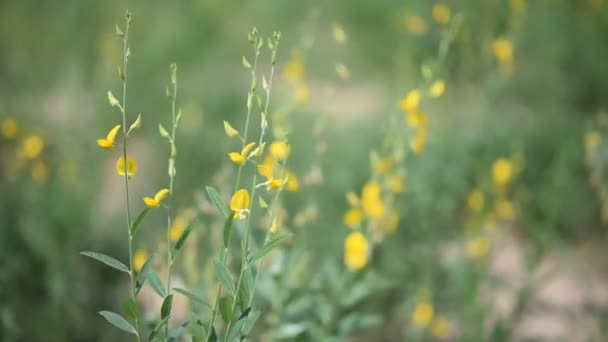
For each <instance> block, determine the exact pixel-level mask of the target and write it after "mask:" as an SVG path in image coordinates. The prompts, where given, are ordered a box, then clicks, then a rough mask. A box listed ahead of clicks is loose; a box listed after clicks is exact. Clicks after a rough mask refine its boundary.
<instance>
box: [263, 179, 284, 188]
mask: <svg viewBox="0 0 608 342" xmlns="http://www.w3.org/2000/svg"><path fill="white" fill-rule="evenodd" d="M285 181H286V180H285V179H281V178H269V179H268V181H267V187H266V188H267V189H268V190H277V189H280V188H281V187H282V186H283V185H284V184H285Z"/></svg>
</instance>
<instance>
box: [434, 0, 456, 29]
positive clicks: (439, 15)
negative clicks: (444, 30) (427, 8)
mask: <svg viewBox="0 0 608 342" xmlns="http://www.w3.org/2000/svg"><path fill="white" fill-rule="evenodd" d="M432 14H433V19H434V20H435V21H436V22H437V23H438V24H441V25H447V24H448V23H449V22H450V19H451V18H452V11H451V10H450V8H449V7H448V6H447V5H445V4H436V5H435V6H433V12H432Z"/></svg>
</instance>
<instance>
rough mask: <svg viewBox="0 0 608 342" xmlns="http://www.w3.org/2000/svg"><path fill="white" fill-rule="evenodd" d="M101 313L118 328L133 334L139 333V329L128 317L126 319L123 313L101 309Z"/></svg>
mask: <svg viewBox="0 0 608 342" xmlns="http://www.w3.org/2000/svg"><path fill="white" fill-rule="evenodd" d="M99 314H100V315H102V316H103V318H105V319H106V321H108V322H110V323H111V324H112V325H113V326H115V327H117V328H118V329H120V330H122V331H125V332H128V333H130V334H133V335H137V331H136V330H135V328H134V327H133V326H132V325H131V323H129V322H128V321H127V320H126V319H124V318H123V317H122V316H121V315H119V314H117V313H114V312H111V311H99Z"/></svg>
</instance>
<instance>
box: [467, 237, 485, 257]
mask: <svg viewBox="0 0 608 342" xmlns="http://www.w3.org/2000/svg"><path fill="white" fill-rule="evenodd" d="M489 249H490V243H489V242H488V240H487V239H486V238H483V237H477V238H473V239H470V240H469V241H467V254H468V255H469V257H470V258H471V259H481V258H483V257H484V256H486V255H487V254H488V250H489Z"/></svg>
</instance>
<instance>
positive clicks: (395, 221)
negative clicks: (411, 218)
mask: <svg viewBox="0 0 608 342" xmlns="http://www.w3.org/2000/svg"><path fill="white" fill-rule="evenodd" d="M381 226H382V230H383V231H384V232H385V233H387V234H391V233H394V232H395V231H396V230H397V227H398V226H399V215H397V212H396V211H395V210H394V209H391V210H389V211H388V212H387V213H386V215H384V217H383V218H382V224H381Z"/></svg>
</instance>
